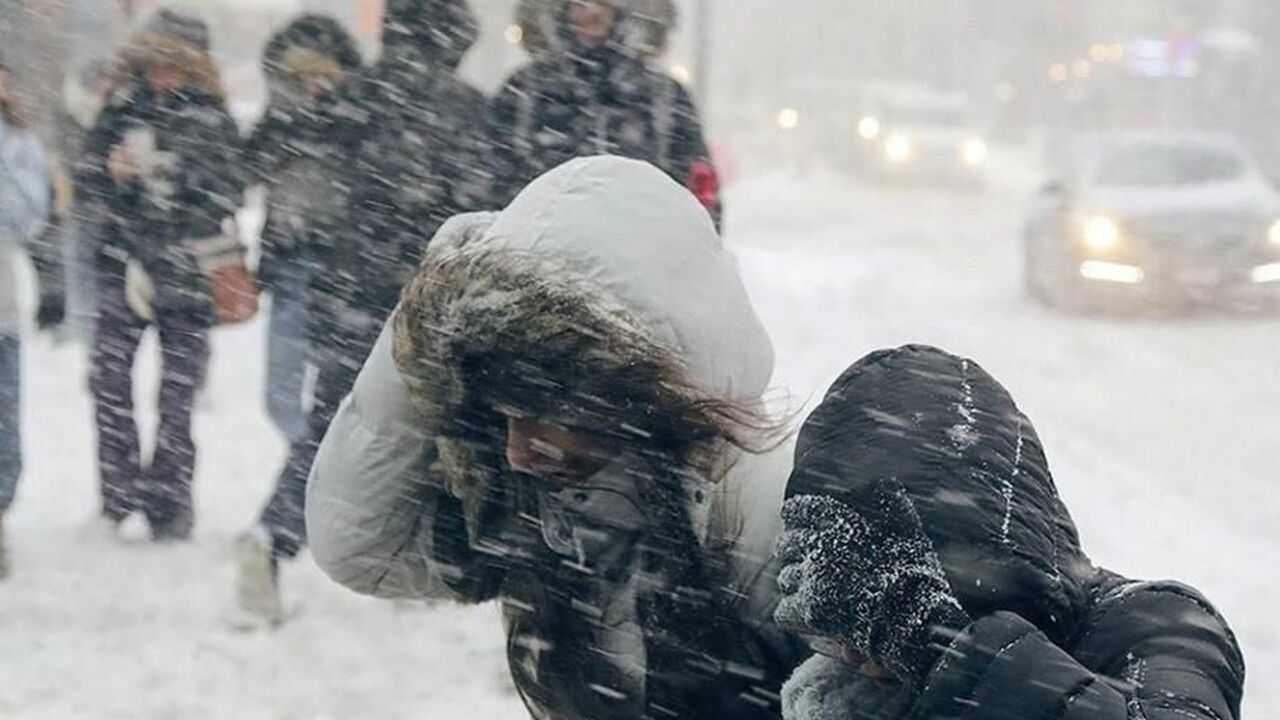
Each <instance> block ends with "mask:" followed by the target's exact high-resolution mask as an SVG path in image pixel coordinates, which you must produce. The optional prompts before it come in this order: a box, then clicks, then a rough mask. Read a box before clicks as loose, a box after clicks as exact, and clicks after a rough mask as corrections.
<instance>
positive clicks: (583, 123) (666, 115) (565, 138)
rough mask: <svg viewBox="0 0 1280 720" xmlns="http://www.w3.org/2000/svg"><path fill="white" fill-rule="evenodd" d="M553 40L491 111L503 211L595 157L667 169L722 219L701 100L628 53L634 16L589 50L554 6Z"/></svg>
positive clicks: (622, 18)
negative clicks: (535, 186)
mask: <svg viewBox="0 0 1280 720" xmlns="http://www.w3.org/2000/svg"><path fill="white" fill-rule="evenodd" d="M547 6H548V9H547V10H546V11H545V12H548V13H551V15H550V16H549V17H546V18H544V20H543V22H544V23H545V24H547V25H548V26H549V29H548V31H547V32H546V33H545V34H546V35H547V36H548V37H551V38H553V42H552V43H551V47H550V48H548V50H547V52H544V53H540V54H539V55H537V57H536V58H535V59H534V60H532V61H531V62H530V63H529V64H528V65H526V66H524V67H523V68H522V69H520V70H518V71H517V72H516V73H515V75H513V76H512V77H511V78H510V79H509V80H508V81H507V82H506V84H505V85H504V86H503V87H502V89H501V90H500V91H499V92H498V94H497V96H496V97H495V98H494V100H493V102H492V104H491V107H490V119H489V122H490V131H489V132H490V142H491V143H492V146H493V147H492V154H491V164H492V166H493V175H494V178H495V188H494V199H493V202H492V203H491V204H492V205H494V206H495V207H502V206H505V205H506V204H507V203H509V202H510V201H511V199H512V198H513V197H515V195H516V193H518V192H519V191H520V190H521V189H522V188H524V186H525V185H527V184H528V183H529V182H530V181H532V180H533V179H534V178H536V177H538V176H539V175H541V174H542V173H544V172H546V171H548V170H550V169H552V168H554V167H557V166H559V165H560V164H562V163H564V162H566V161H568V160H572V159H573V158H575V157H585V156H591V155H619V156H622V157H626V158H633V159H636V160H645V161H647V162H649V163H652V164H653V165H656V166H658V167H659V168H660V169H662V170H663V171H664V172H666V173H667V174H668V175H670V176H671V177H672V178H674V179H675V180H676V182H678V183H680V184H681V185H683V186H685V187H686V188H689V189H690V190H691V191H693V192H694V193H695V194H696V195H698V196H699V200H700V201H701V202H702V204H703V205H704V207H707V209H708V210H710V211H711V212H712V214H713V215H714V216H716V217H719V214H720V196H719V188H718V182H719V181H718V179H717V177H716V174H715V171H714V169H713V166H712V164H711V161H710V153H709V152H708V150H707V145H706V142H705V140H704V138H703V132H702V124H701V121H700V120H699V118H698V111H697V109H696V108H695V107H694V105H693V100H692V99H691V98H690V97H689V94H688V92H686V91H685V89H684V87H683V86H681V85H680V83H678V82H676V81H675V80H673V79H672V78H670V77H668V76H667V75H666V74H664V73H662V72H660V71H659V70H657V69H656V68H654V67H652V66H650V64H649V63H648V62H646V59H645V58H644V57H643V56H641V55H640V54H638V53H637V52H634V51H631V50H629V49H627V47H626V43H625V42H624V37H625V35H626V33H627V32H628V28H629V27H630V23H631V22H632V19H630V18H628V16H627V15H626V13H625V12H624V11H622V10H619V11H618V19H617V22H616V24H615V26H614V27H615V30H614V36H615V39H614V40H613V41H611V42H609V43H607V44H605V45H604V46H601V47H598V48H584V47H582V46H581V45H580V44H579V43H578V42H577V41H576V40H575V39H574V37H573V34H572V32H571V30H570V29H569V28H568V21H567V18H566V13H567V12H568V6H569V3H568V2H552V3H547Z"/></svg>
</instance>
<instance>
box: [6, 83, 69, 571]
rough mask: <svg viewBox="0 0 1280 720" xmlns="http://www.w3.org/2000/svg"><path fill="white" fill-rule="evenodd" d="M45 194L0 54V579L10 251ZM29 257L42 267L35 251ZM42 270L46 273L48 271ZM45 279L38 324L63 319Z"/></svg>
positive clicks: (18, 445)
mask: <svg viewBox="0 0 1280 720" xmlns="http://www.w3.org/2000/svg"><path fill="white" fill-rule="evenodd" d="M49 194H50V193H49V172H48V161H47V160H46V158H45V153H44V148H43V146H42V145H41V143H40V139H39V138H38V137H36V134H35V132H34V131H33V130H31V128H30V127H28V124H27V118H26V116H25V115H24V114H23V112H22V109H21V107H19V104H18V101H17V99H16V98H15V97H14V95H13V93H12V92H11V90H10V87H9V68H8V66H7V65H6V64H5V61H4V59H3V58H0V283H3V285H4V287H3V289H0V580H3V579H5V578H6V577H8V575H9V557H8V551H7V547H6V544H5V523H4V517H5V513H7V512H8V510H9V506H10V505H11V504H12V503H13V499H14V494H15V492H16V491H17V487H18V478H19V476H20V475H21V474H22V437H21V434H20V432H19V422H20V417H21V411H22V402H21V392H20V390H21V381H22V380H21V378H22V375H21V365H22V354H21V341H20V340H19V333H18V326H19V319H18V298H17V292H16V282H15V280H16V278H15V276H14V268H13V256H14V254H15V251H16V250H17V249H18V248H21V247H26V246H27V244H28V243H30V242H32V241H33V240H35V239H36V238H37V236H38V235H39V233H40V231H41V228H42V227H43V225H44V223H45V220H46V218H47V217H48V215H49ZM33 257H36V260H37V268H38V269H41V270H44V269H45V267H44V265H43V264H42V263H41V261H40V258H39V256H38V255H33ZM41 275H42V276H43V277H45V278H48V273H46V272H42V273H41ZM48 280H51V278H50V279H48ZM48 280H47V281H46V282H43V283H41V284H40V289H41V301H40V309H39V311H38V316H39V317H38V318H37V319H38V323H39V324H40V326H41V328H42V329H43V328H44V327H48V326H53V325H56V324H57V323H58V322H60V320H61V318H60V317H59V315H60V312H61V309H62V298H61V296H60V290H61V284H60V283H54V282H51V281H48Z"/></svg>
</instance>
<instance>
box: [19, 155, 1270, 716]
mask: <svg viewBox="0 0 1280 720" xmlns="http://www.w3.org/2000/svg"><path fill="white" fill-rule="evenodd" d="M1009 178H1010V179H1007V180H1005V181H1003V182H1002V183H1000V184H997V185H996V186H995V187H993V188H992V190H991V192H989V193H987V194H985V195H958V196H953V195H948V194H945V193H923V194H914V195H906V194H903V193H899V192H889V191H871V190H866V189H863V188H859V187H858V186H856V185H854V184H851V183H849V182H848V181H846V180H844V179H841V178H839V177H837V176H827V175H823V174H810V175H807V176H804V177H797V176H792V175H782V174H779V175H765V176H757V177H754V178H751V179H748V180H745V181H743V182H741V183H739V184H738V185H737V186H736V187H735V188H734V189H733V191H732V192H731V194H730V197H729V202H730V205H729V207H730V208H731V215H730V218H729V235H730V237H731V242H732V243H733V244H734V245H735V247H736V248H737V249H738V251H739V253H740V255H741V259H742V264H743V268H744V271H745V273H746V275H747V277H748V281H749V284H750V286H751V288H752V290H753V292H754V293H755V294H756V301H757V304H758V306H759V308H760V310H761V312H762V314H763V315H764V316H765V319H766V322H767V323H768V324H769V326H770V328H771V330H772V331H773V333H774V337H775V342H776V344H777V346H778V355H779V375H778V378H777V385H778V387H779V388H780V389H783V390H786V391H788V392H790V393H791V394H792V396H793V397H795V398H797V401H798V402H803V401H804V400H806V399H809V398H811V397H813V396H814V395H816V394H817V393H819V392H821V390H822V389H823V388H825V386H826V384H827V383H828V382H830V381H831V380H832V379H833V378H834V377H835V375H836V374H837V373H838V372H839V371H840V370H842V369H843V368H844V367H845V366H846V365H847V364H849V363H850V362H852V361H853V360H854V359H856V358H857V357H859V356H861V355H863V354H864V353H866V352H868V351H870V350H872V349H875V348H878V347H882V346H886V345H893V344H900V343H904V342H928V343H933V344H937V345H941V346H944V347H946V348H948V349H951V350H953V351H957V352H961V353H965V354H968V355H971V356H972V357H974V358H975V359H977V360H978V361H979V362H981V363H982V364H983V365H985V366H986V367H987V369H989V370H990V371H992V372H993V373H994V374H995V375H996V376H997V377H999V378H1001V379H1002V380H1003V381H1004V382H1005V383H1006V384H1007V385H1008V386H1009V387H1010V389H1011V390H1012V392H1013V394H1014V396H1015V397H1016V398H1018V399H1019V400H1020V402H1021V404H1022V405H1023V408H1024V409H1025V410H1026V411H1027V413H1028V414H1029V415H1030V416H1031V418H1032V419H1033V420H1034V421H1036V423H1037V425H1038V426H1039V429H1040V432H1041V434H1042V436H1043V437H1044V440H1045V444H1046V446H1047V450H1048V453H1049V458H1050V461H1051V462H1052V463H1053V465H1054V467H1055V470H1056V474H1057V477H1058V481H1059V485H1060V488H1061V491H1062V493H1063V494H1064V495H1065V496H1066V499H1067V501H1068V504H1069V506H1070V507H1071V508H1072V509H1073V511H1074V513H1075V516H1076V519H1077V521H1078V523H1079V525H1080V526H1081V530H1082V533H1083V535H1084V540H1085V543H1086V549H1087V550H1089V551H1090V553H1091V554H1092V555H1093V556H1094V557H1095V559H1097V560H1098V561H1099V562H1100V563H1101V564H1103V565H1106V566H1108V567H1111V568H1113V569H1115V570H1118V571H1120V572H1124V573H1126V574H1131V575H1133V576H1137V577H1144V578H1158V577H1176V578H1179V579H1183V580H1185V581H1188V582H1190V583H1193V584H1196V585H1198V586H1200V587H1201V588H1203V589H1204V590H1205V591H1206V592H1207V593H1208V594H1209V596H1210V597H1211V598H1212V599H1213V600H1214V601H1215V602H1216V603H1218V604H1219V606H1220V607H1221V609H1222V610H1223V612H1224V613H1225V614H1226V615H1227V617H1228V619H1229V620H1231V622H1232V623H1233V625H1234V627H1235V629H1236V631H1237V634H1238V635H1239V636H1240V639H1241V641H1242V643H1243V645H1244V647H1245V651H1246V659H1247V661H1248V662H1249V663H1250V669H1249V670H1250V677H1251V681H1252V684H1251V686H1250V688H1249V690H1248V692H1247V695H1246V697H1247V698H1248V700H1247V707H1248V711H1247V712H1246V715H1256V716H1259V717H1261V716H1265V714H1266V712H1267V711H1268V710H1273V711H1274V710H1276V709H1280V691H1277V690H1276V688H1275V687H1274V682H1267V680H1268V679H1274V678H1276V677H1280V629H1277V628H1276V626H1275V622H1274V607H1276V606H1277V605H1280V577H1278V575H1280V573H1277V571H1276V569H1275V567H1276V560H1275V559H1276V558H1277V557H1280V501H1278V500H1277V497H1278V494H1277V492H1276V489H1275V485H1274V480H1275V479H1276V475H1277V469H1276V468H1277V463H1276V462H1275V457H1276V450H1275V448H1276V441H1275V438H1276V437H1280V412H1278V411H1277V408H1280V324H1278V323H1276V322H1271V321H1265V320H1257V319H1253V320H1240V319H1229V318H1208V319H1196V320H1189V321H1188V320H1183V321H1172V320H1103V319H1087V318H1072V317H1062V316H1058V315H1055V314H1052V313H1049V312H1047V311H1044V310H1042V309H1040V308H1038V307H1036V306H1034V305H1032V304H1030V303H1028V302H1027V301H1026V300H1025V299H1024V298H1023V297H1022V295H1021V291H1020V280H1019V275H1018V270H1019V262H1018V255H1017V227H1018V220H1019V216H1020V213H1021V208H1022V205H1023V202H1024V200H1025V193H1026V191H1027V188H1028V187H1029V183H1027V182H1025V180H1024V181H1018V180H1017V179H1016V178H1017V176H1016V175H1012V174H1010V175H1009ZM261 332H262V329H261V327H258V326H253V327H247V328H243V329H239V330H235V331H226V332H222V333H220V335H219V337H218V339H217V345H216V348H215V353H216V355H215V367H214V370H213V375H212V378H211V381H210V387H209V393H208V407H206V408H204V409H203V410H202V412H201V415H200V418H199V420H198V424H197V433H198V437H199V440H200V442H201V452H202V454H201V458H200V470H199V477H198V480H197V482H198V501H199V512H200V513H201V517H200V522H201V524H200V527H199V528H198V531H197V535H198V537H197V541H196V542H195V543H193V544H191V545H189V546H185V547H176V548H170V547H166V548H155V547H150V546H147V545H143V544H129V543H119V542H104V541H102V540H101V539H97V538H94V537H92V536H91V535H87V534H86V531H85V529H84V528H85V523H86V520H87V519H88V518H89V517H91V515H92V513H93V509H94V505H95V497H96V495H95V492H96V491H95V489H94V482H93V473H92V470H93V462H92V455H91V453H92V445H91V439H92V434H91V431H90V424H89V408H88V401H87V397H86V394H85V392H84V390H83V382H82V377H83V363H82V362H81V361H80V359H79V354H78V352H77V350H76V349H74V348H72V347H67V346H64V347H57V348H55V347H53V346H51V345H50V344H49V343H48V342H47V341H45V340H44V339H39V340H35V341H32V342H30V343H28V345H27V348H26V372H27V380H28V385H27V388H26V398H25V417H26V423H27V425H26V429H27V437H26V449H27V453H28V472H27V476H26V479H25V484H24V486H23V488H22V494H21V498H20V505H19V506H18V508H17V509H16V511H15V513H14V517H13V518H12V527H11V533H12V542H13V545H14V553H15V555H16V558H15V563H16V565H17V568H16V576H15V577H14V579H13V580H12V581H11V582H9V583H7V584H5V585H0V718H19V717H20V718H23V719H24V720H53V719H54V718H56V719H58V720H63V719H66V718H92V719H95V720H96V719H98V718H110V719H115V718H121V719H124V718H128V719H129V720H135V719H142V720H148V719H151V718H155V719H156V720H160V719H161V718H163V719H165V720H168V719H170V718H183V719H184V720H185V719H203V718H211V719H212V718H217V719H221V718H232V717H234V718H244V719H245V720H256V719H258V718H262V719H264V720H266V719H272V720H275V719H277V718H279V719H287V720H293V719H295V718H296V719H297V720H311V719H319V718H343V719H344V720H346V719H353V720H359V719H364V718H368V719H370V720H384V719H398V718H411V717H415V718H432V719H433V720H437V719H438V720H454V719H462V718H466V719H467V720H487V719H488V718H519V717H523V713H522V711H521V710H520V705H519V701H518V700H517V699H516V698H515V697H514V696H513V695H512V694H511V691H510V690H509V689H508V686H507V683H506V682H505V680H504V678H503V674H504V671H503V664H502V649H501V638H500V633H499V623H498V618H497V616H496V613H495V612H494V611H493V610H492V609H489V608H482V609H473V610H458V609H423V608H420V607H396V606H392V605H390V604H384V603H378V602H372V601H366V600H363V599H361V598H358V597H355V596H353V595H351V594H349V593H346V592H345V591H343V590H341V589H340V588H338V587H336V586H334V585H332V584H331V583H329V582H328V581H327V580H326V579H324V578H323V577H322V576H321V575H320V573H319V572H318V571H317V570H316V569H315V568H314V567H313V566H312V565H311V564H310V563H309V561H305V560H304V561H303V562H301V563H299V564H298V565H297V566H296V567H291V568H289V569H288V570H287V571H286V575H285V581H286V583H287V586H286V589H287V592H288V593H289V596H290V597H291V599H292V600H293V601H294V602H296V603H299V604H300V605H301V608H300V616H299V618H298V619H297V620H296V621H295V622H294V623H292V624H290V625H289V626H287V627H286V628H284V629H283V630H282V631H280V632H278V633H276V634H274V635H265V636H244V635H236V634H233V633H230V632H228V631H227V630H226V629H225V626H224V624H223V622H222V619H221V613H222V611H223V608H224V607H225V604H226V601H227V599H228V597H229V592H230V591H229V588H230V580H231V575H230V569H229V561H230V553H229V547H230V544H231V540H232V538H233V537H234V536H235V535H236V533H238V532H239V531H240V530H242V529H243V528H244V527H245V526H246V525H247V524H248V523H249V521H250V520H251V519H252V518H253V517H254V514H255V513H256V511H257V508H258V504H259V503H260V502H261V500H262V499H263V498H264V496H265V494H266V493H267V492H268V488H269V485H270V482H271V479H272V475H273V473H274V470H275V468H276V467H277V466H278V463H279V462H280V460H281V458H282V455H283V444H282V442H281V441H280V440H279V439H278V438H277V436H276V435H275V434H274V432H273V431H272V429H271V428H270V426H269V425H268V423H267V421H266V419H265V417H264V416H263V413H262V411H261V403H260V401H259V397H260V382H261V368H260V365H261V363H260V358H261ZM149 374H151V375H154V368H151V369H150V370H149ZM151 392H152V390H151V389H149V388H148V389H146V390H144V391H143V395H144V396H145V397H148V398H149V397H150V393H151ZM143 404H146V403H143Z"/></svg>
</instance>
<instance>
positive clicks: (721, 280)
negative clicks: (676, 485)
mask: <svg viewBox="0 0 1280 720" xmlns="http://www.w3.org/2000/svg"><path fill="white" fill-rule="evenodd" d="M394 354H395V359H396V364H397V367H398V368H399V370H400V373H401V375H402V377H403V378H404V379H405V382H406V384H407V385H408V387H409V389H410V393H411V396H412V397H411V399H412V401H413V403H414V405H415V406H416V407H417V408H418V410H419V411H420V412H421V413H422V414H423V415H424V417H425V418H426V420H427V422H428V424H429V425H431V426H432V427H434V428H437V429H438V433H439V434H438V435H437V440H436V445H437V448H438V449H439V450H440V464H441V469H442V470H443V471H444V475H445V477H446V479H447V482H448V483H449V484H450V485H451V486H452V488H451V489H452V490H453V491H454V494H455V496H458V497H466V496H472V497H476V496H478V495H483V494H484V493H483V491H481V492H479V493H477V492H475V491H476V490H477V489H479V488H483V487H487V486H488V485H489V484H491V483H492V482H494V481H495V478H494V477H492V475H493V473H494V467H495V465H496V464H497V463H496V462H494V461H490V462H485V461H483V460H482V459H480V458H477V453H481V454H490V453H496V452H498V451H500V449H501V448H500V447H492V446H490V447H484V444H485V442H491V443H496V442H497V440H498V438H497V437H495V436H493V435H492V434H491V435H489V436H487V437H486V436H484V435H483V433H481V434H480V435H477V434H476V433H475V431H476V429H477V428H476V425H477V420H476V419H475V418H474V416H473V415H471V411H470V410H469V409H468V408H469V407H470V404H471V401H472V400H473V399H475V398H476V397H477V395H478V394H480V393H496V394H497V395H499V396H501V395H502V394H503V393H502V388H503V387H509V386H512V385H521V386H524V387H526V388H527V387H529V386H541V387H545V388H548V390H549V392H548V393H547V394H546V395H547V396H548V397H551V398H556V397H559V399H560V401H561V405H560V406H551V407H542V408H538V411H539V412H549V413H553V414H555V413H561V412H575V413H584V412H585V413H588V414H590V413H593V412H595V411H596V410H598V411H600V416H599V417H600V418H601V419H603V418H604V417H606V416H607V415H608V410H609V409H617V408H618V407H619V406H620V405H629V406H633V407H634V408H639V409H641V410H643V408H646V407H657V406H663V405H666V406H672V405H687V404H689V403H696V401H697V400H698V398H707V399H714V400H723V401H731V402H735V403H741V404H745V405H752V406H758V405H759V403H760V402H761V395H762V394H763V392H764V390H765V389H766V387H767V385H768V383H769V381H770V378H771V375H772V371H773V352H772V346H771V344H770V342H769V339H768V337H767V335H766V334H765V331H764V328H763V326H762V325H761V323H760V321H759V319H758V318H757V317H756V314H755V312H754V310H753V309H752V307H751V303H750V301H749V299H748V297H747V294H746V290H745V288H744V287H743V285H742V282H741V279H740V278H739V275H738V271H737V266H736V261H735V260H734V258H733V256H732V255H731V254H730V253H729V252H728V251H727V250H726V249H725V248H724V246H723V244H722V242H721V240H720V238H719V237H718V236H717V234H716V231H715V228H714V226H713V225H712V223H711V219H710V217H709V216H708V215H707V214H706V211H705V210H703V209H702V207H701V206H700V205H699V204H698V203H697V201H696V200H695V199H694V198H693V197H692V196H691V195H690V194H689V193H688V192H687V191H686V190H685V189H683V188H681V187H680V186H679V185H677V184H676V183H675V182H673V181H672V180H670V179H669V178H668V177H667V176H666V175H664V174H663V173H662V172H661V171H659V170H657V169H656V168H653V167H652V166H649V165H647V164H645V163H641V162H636V161H630V160H623V159H619V158H603V157H602V158H587V159H581V160H575V161H572V162H569V163H567V164H565V165H564V166H562V167H560V168H558V169H556V170H554V171H552V172H550V173H548V174H547V175H545V176H543V177H542V178H540V179H539V180H537V181H535V182H534V183H532V184H531V185H530V186H529V187H528V188H527V189H526V190H525V192H523V193H522V194H521V195H520V196H519V197H518V198H516V200H515V201H514V202H513V203H512V204H511V206H510V207H508V208H507V209H506V210H505V211H503V212H502V213H499V214H496V215H472V216H463V217H461V218H456V219H455V220H453V221H452V222H451V223H449V224H448V225H447V226H446V227H445V228H444V229H443V230H442V231H441V232H440V233H439V235H438V236H437V238H436V239H435V240H434V241H433V244H432V246H431V249H430V250H429V251H428V252H427V256H426V258H425V261H424V264H423V267H422V269H421V271H420V272H419V273H418V276H417V278H416V279H415V280H414V281H412V282H411V283H410V284H409V286H408V287H407V288H406V290H405V293H404V295H403V297H402V299H401V305H400V309H399V311H398V312H397V313H396V318H395V328H394ZM494 357H500V358H506V360H505V361H498V362H495V361H493V358H494ZM515 368H519V370H513V369H515ZM620 379H622V380H620ZM641 414H642V415H643V412H642V413H641ZM631 416H633V417H634V413H632V414H631ZM586 419H587V421H588V422H590V421H592V420H594V418H586ZM655 420H659V419H655ZM481 424H483V423H481ZM656 428H657V426H654V427H635V428H625V429H623V428H618V429H617V431H618V432H620V433H625V432H632V433H640V434H646V435H647V434H652V433H654V432H655V431H656ZM468 438H470V441H468ZM477 438H479V441H477ZM689 483H690V490H689V494H690V496H691V497H692V496H698V497H701V496H702V495H703V494H704V493H705V492H706V491H708V490H709V489H710V488H709V487H706V486H704V480H695V479H692V478H691V479H690V481H689ZM477 486H479V488H478V487H477ZM709 513H710V511H709V510H707V509H699V510H698V513H697V514H698V515H700V516H701V517H697V516H695V517H694V520H695V522H696V523H697V524H699V525H700V526H701V527H700V528H699V530H700V535H702V536H703V537H705V532H706V530H707V523H708V522H709V521H710V520H711V518H710V517H709ZM470 529H471V530H472V531H473V533H474V532H476V531H477V528H475V527H472V528H470Z"/></svg>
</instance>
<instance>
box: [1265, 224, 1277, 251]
mask: <svg viewBox="0 0 1280 720" xmlns="http://www.w3.org/2000/svg"><path fill="white" fill-rule="evenodd" d="M1267 241H1268V242H1270V243H1271V244H1272V245H1275V246H1277V247H1280V220H1276V221H1275V222H1273V223H1271V227H1270V228H1268V229H1267Z"/></svg>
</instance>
